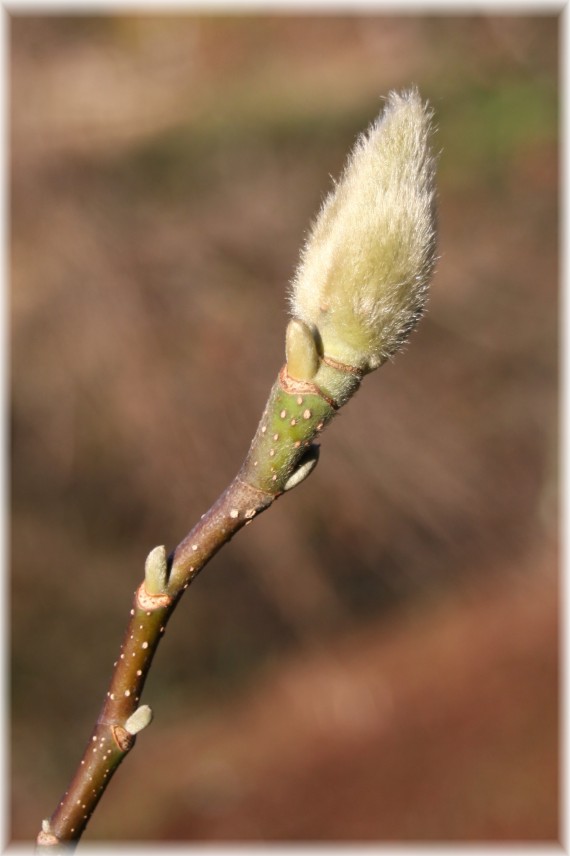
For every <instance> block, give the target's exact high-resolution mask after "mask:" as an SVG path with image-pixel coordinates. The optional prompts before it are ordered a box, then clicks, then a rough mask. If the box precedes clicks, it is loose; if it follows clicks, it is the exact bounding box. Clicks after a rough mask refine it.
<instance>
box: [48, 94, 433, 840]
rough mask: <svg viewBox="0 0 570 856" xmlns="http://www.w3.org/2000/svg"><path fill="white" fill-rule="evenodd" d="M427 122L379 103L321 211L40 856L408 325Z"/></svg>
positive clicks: (76, 826)
mask: <svg viewBox="0 0 570 856" xmlns="http://www.w3.org/2000/svg"><path fill="white" fill-rule="evenodd" d="M430 120H431V113H430V112H429V111H428V110H427V109H426V106H425V105H424V104H422V103H421V100H420V98H419V95H418V93H417V92H416V91H414V90H412V91H411V92H409V93H404V94H403V95H398V94H396V93H391V94H390V96H389V99H388V104H387V107H386V109H385V111H384V114H383V116H382V117H381V118H379V119H378V120H377V121H376V122H375V123H374V124H373V125H372V126H371V128H370V129H369V132H368V134H367V135H364V136H363V137H361V138H360V139H359V141H358V142H357V144H356V146H355V148H354V151H353V152H352V155H351V157H350V158H349V161H348V164H347V167H346V169H345V172H344V174H343V177H342V179H341V182H340V183H339V184H337V185H336V189H335V191H334V193H332V194H330V195H329V196H328V197H327V199H326V200H325V203H324V205H323V208H322V210H321V212H320V214H319V217H318V218H317V220H316V222H315V224H314V226H313V231H312V234H311V236H310V237H309V240H308V242H307V244H306V246H305V249H304V252H303V255H302V260H301V265H300V267H299V269H298V271H297V275H296V277H295V281H294V284H293V292H292V295H291V298H292V299H291V304H292V308H293V314H294V316H295V317H293V319H292V320H291V321H290V322H289V325H288V327H287V334H286V364H285V366H284V367H283V368H282V370H281V372H280V373H279V377H278V379H277V381H276V382H275V384H274V386H273V389H272V390H271V394H270V396H269V400H268V402H267V406H266V408H265V411H264V413H263V416H262V418H261V422H260V423H259V427H258V429H257V433H256V435H255V437H254V438H253V441H252V444H251V448H250V450H249V453H248V455H247V458H246V460H245V462H244V464H243V466H242V468H241V470H240V471H239V473H238V475H237V476H236V478H235V479H234V481H233V482H232V483H231V484H230V486H229V487H228V489H227V490H226V491H225V492H224V493H223V494H222V495H221V496H220V498H219V499H218V500H217V502H216V503H215V504H214V505H213V506H212V507H211V509H210V510H209V511H208V512H207V513H206V514H205V515H204V516H203V517H202V519H201V520H200V522H199V523H198V524H197V525H196V526H195V527H194V529H192V531H191V532H190V533H189V535H187V536H186V538H185V539H184V540H183V541H182V542H181V543H180V544H179V545H178V547H177V548H176V550H175V551H174V553H173V554H172V555H171V556H170V557H169V559H167V558H166V550H165V548H164V547H156V548H155V549H154V550H152V551H151V553H150V554H149V556H148V558H147V561H146V564H145V577H144V580H143V582H142V583H141V585H140V586H139V587H138V589H137V591H136V592H135V597H134V603H133V608H132V609H131V616H130V620H129V623H128V626H127V630H126V632H125V637H124V640H123V645H122V648H121V651H120V654H119V658H118V659H117V661H116V662H115V663H114V671H113V676H112V679H111V684H110V686H109V690H108V692H107V696H106V699H105V702H104V704H103V708H102V710H101V713H100V715H99V718H98V720H97V723H96V725H95V728H94V730H93V733H92V735H91V739H90V740H89V743H88V744H87V748H86V750H85V752H84V755H83V758H82V759H81V762H80V764H79V767H78V768H77V772H76V773H75V776H74V778H73V780H72V782H71V785H70V786H69V789H68V790H67V792H66V793H65V795H64V797H63V799H62V800H61V802H60V804H59V806H58V808H57V809H56V810H55V812H54V813H53V814H52V816H51V817H50V818H49V820H44V821H43V823H42V830H41V832H40V833H39V835H38V839H37V843H38V848H39V849H40V850H47V849H49V850H50V851H51V852H52V853H53V852H57V851H58V850H65V849H73V847H74V846H75V844H76V843H77V841H78V840H79V838H80V837H81V835H82V833H83V831H84V829H85V827H86V825H87V823H88V821H89V819H90V818H91V816H92V814H93V811H94V810H95V807H96V806H97V803H98V802H99V799H100V798H101V796H102V794H103V793H104V791H105V788H106V787H107V785H108V783H109V781H110V779H111V777H112V776H113V773H114V772H115V770H116V769H117V767H118V766H119V764H120V763H121V761H122V760H123V759H124V758H125V756H126V755H127V754H128V753H129V752H130V751H131V749H132V748H133V746H134V744H135V740H136V735H137V734H138V733H139V732H140V731H142V730H143V729H144V728H145V727H146V726H147V725H148V724H149V722H150V720H151V718H152V713H151V710H150V708H149V707H148V706H146V705H141V706H140V705H139V702H140V698H141V695H142V691H143V687H144V683H145V680H146V677H147V675H148V671H149V669H150V666H151V663H152V658H153V656H154V653H155V651H156V649H157V647H158V644H159V642H160V639H161V638H162V635H163V634H164V631H165V629H166V624H167V622H168V620H169V618H170V616H171V615H172V613H173V611H174V609H175V607H176V604H177V603H178V601H179V599H180V597H181V596H182V594H183V592H184V591H185V590H186V589H187V588H188V586H189V585H190V583H191V582H192V580H193V579H194V577H195V576H196V575H197V574H198V573H199V572H200V571H201V569H202V568H203V567H204V566H205V565H206V563H207V562H208V561H209V560H210V559H211V558H212V556H213V555H214V554H215V553H216V552H217V551H218V550H219V549H220V547H222V546H223V545H224V544H225V543H226V542H227V541H229V540H230V538H231V537H232V536H233V535H234V534H235V533H236V532H237V531H238V529H241V527H242V526H245V525H247V524H248V523H250V522H251V521H252V520H253V518H254V517H255V516H256V515H258V514H260V513H261V512H262V511H264V510H265V509H266V508H268V507H269V506H270V505H271V503H272V502H273V501H274V500H275V499H276V498H277V497H278V496H280V495H281V494H282V493H283V492H284V491H287V490H290V489H291V488H293V487H295V486H296V485H298V484H299V483H300V482H302V481H303V480H304V479H305V478H307V476H308V475H309V473H310V472H311V471H312V470H313V468H314V467H315V464H316V463H317V459H318V447H317V446H315V445H314V444H313V441H314V439H315V437H317V436H318V435H319V433H320V432H321V431H322V429H323V428H324V427H325V425H326V424H327V423H328V422H329V421H330V420H331V419H332V417H333V416H334V414H335V412H336V411H337V410H338V408H339V407H341V406H342V405H343V404H345V403H346V402H347V401H348V399H349V398H350V397H351V396H352V395H353V394H354V393H355V392H356V390H357V389H358V387H359V386H360V382H361V379H362V377H363V376H364V375H365V374H366V373H367V372H370V371H373V370H374V369H376V368H378V366H380V365H382V363H383V362H385V360H386V359H388V358H389V357H390V356H392V355H393V354H394V353H396V351H397V350H398V349H399V348H400V347H401V345H402V344H403V342H404V341H405V340H406V339H407V337H408V335H409V333H410V332H411V330H412V329H413V328H414V327H415V325H416V323H417V321H418V319H419V318H420V316H421V314H422V311H423V308H424V305H425V301H426V294H427V285H428V280H429V277H430V275H431V272H432V269H433V264H434V258H435V255H434V253H435V221H434V181H433V179H434V163H433V160H432V158H431V155H430V152H429V145H428V137H429V132H430Z"/></svg>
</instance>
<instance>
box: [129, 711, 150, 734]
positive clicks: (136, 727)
mask: <svg viewBox="0 0 570 856" xmlns="http://www.w3.org/2000/svg"><path fill="white" fill-rule="evenodd" d="M152 716H153V714H152V710H151V709H150V707H149V706H148V704H141V706H140V707H138V708H137V709H136V710H135V712H134V713H131V715H130V716H129V718H128V719H127V721H126V722H125V731H128V732H129V734H133V735H134V734H138V733H139V731H142V730H143V728H146V727H147V725H150V723H151V722H152Z"/></svg>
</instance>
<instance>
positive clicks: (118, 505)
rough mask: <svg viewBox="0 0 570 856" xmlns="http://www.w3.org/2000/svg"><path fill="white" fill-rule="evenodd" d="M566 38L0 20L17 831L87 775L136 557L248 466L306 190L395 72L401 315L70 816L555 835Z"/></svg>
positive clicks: (184, 525) (469, 29) (174, 832)
mask: <svg viewBox="0 0 570 856" xmlns="http://www.w3.org/2000/svg"><path fill="white" fill-rule="evenodd" d="M558 29H559V22H558V20H557V18H556V17H554V16H553V15H550V16H549V15H540V16H539V15H536V16H521V15H508V16H505V17H501V16H498V15H483V14H480V15H474V16H470V15H461V16H458V17H449V16H438V15H426V16H416V15H406V16H402V17H398V16H394V15H388V14H380V13H378V14H373V13H370V14H368V15H366V16H363V15H354V16H345V17H339V16H338V15H336V14H332V13H331V14H326V15H322V16H315V15H293V14H292V15H270V14H267V15H258V14H250V15H229V14H228V15H217V16H216V15H199V14H191V13H188V14H181V13H179V14H176V15H174V14H173V15H171V16H164V17H156V16H154V15H151V14H140V15H138V16H122V15H109V14H107V15H100V16H88V15H77V16H72V17H65V16H62V15H50V16H45V17H38V16H37V15H31V14H30V15H23V14H21V15H14V16H12V18H11V22H10V87H11V106H10V109H11V122H10V159H11V191H10V250H11V289H10V318H11V321H10V325H11V326H10V331H11V355H10V369H11V420H12V421H11V561H12V576H11V596H12V622H11V654H12V670H11V693H10V704H11V784H12V793H11V797H12V799H11V823H12V835H13V837H14V839H15V840H22V839H25V840H28V839H31V838H33V837H34V836H35V834H36V832H37V830H38V826H39V821H40V819H41V818H42V817H45V816H47V815H49V814H50V813H51V811H52V810H53V809H54V808H55V806H56V804H57V802H58V800H59V798H60V795H61V793H62V792H63V791H64V790H65V788H66V785H67V782H68V780H69V778H70V777H71V774H72V772H73V770H74V768H75V765H76V764H77V762H78V760H79V757H80V755H81V752H82V750H83V745H84V742H85V741H86V739H87V737H88V735H89V732H90V730H91V727H92V724H93V722H94V720H95V718H96V716H97V713H98V709H99V705H100V703H101V700H102V698H103V696H104V694H105V692H106V685H107V680H108V677H109V674H110V666H111V664H112V662H113V660H114V659H115V655H116V652H117V650H118V646H119V643H120V639H121V637H122V632H123V627H124V623H125V621H126V617H127V614H128V611H129V609H130V602H131V597H132V593H133V591H134V589H135V587H136V585H137V584H138V582H139V580H140V578H141V575H142V567H143V562H144V558H145V556H146V554H147V552H148V551H149V550H150V549H151V548H152V547H154V546H155V545H156V544H163V543H164V544H166V545H167V547H168V549H171V548H172V547H173V546H175V544H176V543H177V542H178V541H179V540H181V538H182V537H183V536H184V535H185V534H186V532H187V530H188V529H190V528H191V526H192V525H193V524H194V522H195V521H196V520H197V519H198V518H199V516H200V514H202V513H203V512H204V511H205V510H206V509H207V508H208V506H209V505H210V504H211V503H212V501H213V500H214V499H215V498H216V496H217V495H218V494H219V492H220V491H221V490H222V489H223V488H224V487H225V485H226V484H227V483H228V482H229V480H230V479H231V478H232V477H233V475H234V474H235V472H236V471H237V469H238V467H239V465H240V463H241V461H242V459H243V457H244V455H245V452H246V450H247V448H248V445H249V441H250V439H251V436H252V434H253V431H254V429H255V427H256V424H257V420H258V418H259V416H260V415H261V411H262V408H263V405H264V403H265V399H266V396H267V393H268V390H269V387H270V385H271V383H272V382H273V379H274V376H275V374H276V372H277V371H278V369H279V367H280V366H281V364H282V362H283V358H284V345H283V334H284V328H285V324H286V318H287V306H286V299H285V293H286V287H287V283H288V281H289V280H290V278H291V277H292V275H293V272H294V268H295V265H296V261H297V258H298V250H299V247H300V245H301V243H302V241H303V238H304V235H305V234H306V229H307V227H308V224H309V222H310V220H311V218H312V217H313V215H314V214H315V212H316V210H317V208H318V206H319V204H320V202H321V200H322V198H323V196H324V194H325V193H326V192H327V191H328V189H329V188H330V176H331V175H332V176H336V175H338V173H339V171H340V169H341V166H342V163H343V160H344V157H345V155H346V152H347V150H348V149H349V148H350V146H351V145H352V143H353V141H354V139H355V137H356V135H357V133H358V132H359V131H361V130H362V129H364V128H365V127H366V125H367V124H368V123H369V122H370V121H371V120H372V119H373V118H374V116H375V115H376V114H377V112H378V110H379V108H380V106H381V100H380V97H381V96H382V95H383V94H386V93H387V92H388V91H389V89H391V88H394V87H405V86H409V85H410V84H412V83H416V84H417V85H418V86H419V87H420V89H421V92H422V94H423V95H424V96H425V97H426V98H429V99H430V101H431V103H432V105H433V107H434V109H435V112H436V116H437V124H438V134H437V140H436V146H437V148H438V150H439V151H440V152H441V154H440V170H439V203H440V206H439V207H440V245H439V253H440V260H439V265H438V271H437V274H436V276H435V279H434V283H433V289H432V297H431V302H430V307H429V313H428V315H427V316H426V318H425V319H424V321H423V322H422V323H421V325H420V328H419V329H418V331H417V332H416V333H415V334H414V336H413V338H412V340H411V342H410V344H409V346H408V348H407V349H406V351H405V352H404V353H403V354H402V355H400V356H398V358H397V359H396V360H395V362H394V363H393V364H390V365H388V366H385V367H384V368H382V369H381V371H379V372H377V373H376V374H374V375H372V376H370V377H369V378H367V379H366V381H365V383H364V384H363V388H362V390H361V391H360V392H359V394H358V395H357V396H356V398H355V399H354V400H353V401H352V402H351V404H350V406H349V407H347V408H346V409H345V410H344V411H343V412H342V415H340V416H339V417H338V419H336V420H335V422H334V423H333V424H332V425H331V427H330V428H329V429H328V430H327V432H326V434H325V435H324V436H323V440H322V452H321V461H320V464H319V466H318V468H317V470H316V471H315V473H314V474H313V475H312V476H311V478H310V479H309V480H308V481H307V482H306V483H304V484H303V485H302V486H301V487H299V488H298V489H297V490H295V491H294V492H292V493H291V494H288V495H286V496H285V497H283V498H282V499H281V500H280V501H279V502H278V503H277V504H276V505H275V506H274V507H273V508H272V509H271V510H270V511H269V512H268V513H267V514H265V515H263V516H262V517H261V518H259V520H256V521H255V525H253V526H251V527H248V529H246V530H244V531H243V532H242V533H240V535H239V536H238V537H237V538H236V539H235V540H234V541H233V542H232V543H231V544H230V545H228V546H227V547H226V548H225V549H224V550H223V551H222V552H221V553H220V554H219V555H218V556H217V557H216V558H215V559H214V561H212V563H211V565H209V566H208V568H207V569H206V570H205V572H204V573H203V574H202V575H201V576H200V577H199V578H198V580H197V581H196V582H195V584H194V585H193V586H192V588H191V589H190V590H189V592H188V593H187V595H186V597H185V598H184V600H183V601H182V602H181V604H180V605H179V608H178V610H177V613H176V614H175V616H174V617H173V619H172V621H171V623H170V625H169V629H168V632H167V634H166V638H165V640H164V642H163V643H162V646H161V648H160V650H159V652H158V655H157V658H156V661H155V664H154V669H153V674H152V676H151V677H150V679H149V681H148V683H147V687H146V688H145V694H144V698H143V701H144V702H146V703H149V704H150V705H151V706H152V707H153V708H154V710H155V714H156V719H155V722H154V723H153V725H152V727H151V728H149V730H148V731H147V732H145V733H144V735H141V737H140V738H139V741H138V743H137V748H136V750H135V751H134V752H133V753H132V755H131V756H130V757H129V758H128V759H127V761H126V762H125V764H124V765H123V767H122V768H121V769H120V771H119V772H118V774H117V776H116V777H115V779H114V781H113V783H112V785H111V787H110V788H109V790H108V792H107V794H106V795H105V797H104V799H103V801H102V802H101V804H100V806H99V809H98V811H97V813H96V815H95V817H94V819H93V820H92V822H91V824H90V826H89V828H88V831H87V834H86V839H87V840H90V841H93V842H97V841H112V840H114V841H119V840H122V841H136V840H140V841H147V842H148V841H153V840H155V841H162V842H168V841H183V842H199V841H235V842H244V841H266V842H298V841H321V842H326V841H329V842H330V841H378V842H381V841H406V842H412V841H451V840H453V841H489V840H503V841H508V840H519V841H520V840H526V841H542V840H544V841H547V840H550V841H552V840H555V839H556V838H557V836H558V628H557V618H558V607H557V584H558V559H557V492H558V483H557V467H558V333H559V326H558V301H559V292H558V255H557V249H558V248H557V243H558V77H557V74H558V72H557V65H558Z"/></svg>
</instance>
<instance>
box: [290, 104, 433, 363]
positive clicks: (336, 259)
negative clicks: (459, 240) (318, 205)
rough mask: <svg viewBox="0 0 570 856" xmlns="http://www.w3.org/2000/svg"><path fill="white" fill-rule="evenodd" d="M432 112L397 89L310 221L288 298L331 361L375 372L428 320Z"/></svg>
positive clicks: (431, 215) (431, 201)
mask: <svg viewBox="0 0 570 856" xmlns="http://www.w3.org/2000/svg"><path fill="white" fill-rule="evenodd" d="M431 118H432V114H431V111H429V109H428V108H427V106H426V105H425V104H423V103H422V101H421V99H420V96H419V93H418V92H417V90H415V89H412V90H410V91H409V92H404V93H402V94H399V93H396V92H391V93H390V95H389V96H388V99H387V103H386V106H385V108H384V111H383V113H382V114H381V115H380V116H379V117H378V118H377V119H376V121H375V122H374V123H373V124H372V125H371V127H370V128H369V129H368V132H367V133H366V134H362V135H361V136H360V137H359V139H358V140H357V142H356V145H355V147H354V149H353V151H352V153H351V154H350V156H349V159H348V162H347V164H346V167H345V170H344V173H343V175H342V177H341V179H340V181H339V182H338V183H335V187H334V189H333V190H332V192H331V193H330V194H329V196H328V197H327V198H326V200H325V202H324V204H323V207H322V209H321V211H320V213H319V214H318V216H317V218H316V221H315V223H314V224H313V227H312V230H311V233H310V235H309V237H308V240H307V242H306V245H305V247H304V249H303V252H302V255H301V262H300V265H299V268H298V270H297V273H296V275H295V277H294V280H293V284H292V290H291V295H290V302H291V308H292V312H293V315H294V317H296V318H298V319H300V320H301V321H303V322H304V323H305V324H306V325H307V326H308V327H309V328H310V329H311V330H312V331H313V332H314V334H315V338H316V340H317V342H318V341H319V339H320V345H319V347H320V348H322V352H323V353H324V355H325V356H326V357H329V358H332V359H333V360H337V361H338V362H341V363H344V364H347V365H351V366H354V367H356V368H358V369H360V370H361V371H363V372H366V371H371V370H372V369H375V368H377V367H378V366H379V365H381V364H382V363H383V362H384V361H385V360H386V359H388V358H389V357H390V356H392V355H393V354H394V353H395V352H396V351H397V350H398V349H399V348H400V347H401V346H402V344H403V343H404V342H405V340H406V339H407V338H408V336H409V334H410V332H411V331H412V330H413V328H414V327H415V326H416V324H417V322H418V320H419V318H420V317H421V315H422V312H423V310H424V306H425V303H426V299H427V288H428V283H429V279H430V275H431V273H432V270H433V266H434V259H435V243H436V230H435V188H434V174H435V162H434V159H433V157H432V155H431V153H430V149H429V136H430V132H431Z"/></svg>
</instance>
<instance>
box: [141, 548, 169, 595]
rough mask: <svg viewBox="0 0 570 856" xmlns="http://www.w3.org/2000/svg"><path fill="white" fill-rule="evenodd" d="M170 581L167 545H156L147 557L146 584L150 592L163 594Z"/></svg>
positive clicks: (145, 568)
mask: <svg viewBox="0 0 570 856" xmlns="http://www.w3.org/2000/svg"><path fill="white" fill-rule="evenodd" d="M167 582H168V565H167V561H166V547H164V546H161V547H155V548H154V550H151V551H150V553H149V554H148V556H147V557H146V561H145V565H144V584H145V588H146V590H147V592H148V593H149V594H155V595H156V594H162V593H163V592H164V590H165V589H166V584H167Z"/></svg>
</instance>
